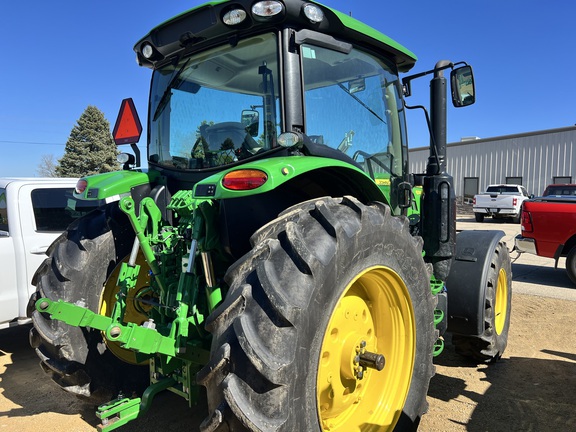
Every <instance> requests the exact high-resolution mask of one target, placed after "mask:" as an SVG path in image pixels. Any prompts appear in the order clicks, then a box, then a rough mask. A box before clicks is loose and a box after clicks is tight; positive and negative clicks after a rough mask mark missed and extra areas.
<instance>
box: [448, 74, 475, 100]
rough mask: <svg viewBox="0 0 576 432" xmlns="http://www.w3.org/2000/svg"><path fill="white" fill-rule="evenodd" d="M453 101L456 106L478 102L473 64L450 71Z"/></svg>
mask: <svg viewBox="0 0 576 432" xmlns="http://www.w3.org/2000/svg"><path fill="white" fill-rule="evenodd" d="M450 85H451V87H452V103H453V104H454V106H455V107H456V108H459V107H465V106H468V105H472V104H473V103H474V102H476V95H475V89H474V74H473V73H472V66H461V67H459V68H456V69H453V70H452V72H450Z"/></svg>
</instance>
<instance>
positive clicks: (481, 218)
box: [474, 213, 484, 222]
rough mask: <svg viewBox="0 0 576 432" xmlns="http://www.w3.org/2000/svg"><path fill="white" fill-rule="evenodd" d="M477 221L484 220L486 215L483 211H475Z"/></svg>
mask: <svg viewBox="0 0 576 432" xmlns="http://www.w3.org/2000/svg"><path fill="white" fill-rule="evenodd" d="M474 218H475V219H476V222H484V215H483V214H482V213H474Z"/></svg>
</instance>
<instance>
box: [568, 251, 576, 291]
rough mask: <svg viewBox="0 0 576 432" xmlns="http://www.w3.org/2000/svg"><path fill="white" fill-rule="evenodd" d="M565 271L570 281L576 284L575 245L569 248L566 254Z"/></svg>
mask: <svg viewBox="0 0 576 432" xmlns="http://www.w3.org/2000/svg"><path fill="white" fill-rule="evenodd" d="M566 273H568V277H569V278H570V280H571V281H572V283H573V284H575V285H576V246H574V247H573V248H572V249H570V252H568V255H567V256H566Z"/></svg>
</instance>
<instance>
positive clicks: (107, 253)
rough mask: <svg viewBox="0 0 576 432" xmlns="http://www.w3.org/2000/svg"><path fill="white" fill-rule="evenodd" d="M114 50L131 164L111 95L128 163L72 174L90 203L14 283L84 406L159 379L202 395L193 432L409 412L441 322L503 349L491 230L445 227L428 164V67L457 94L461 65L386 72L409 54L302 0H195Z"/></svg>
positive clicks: (125, 402)
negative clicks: (417, 130)
mask: <svg viewBox="0 0 576 432" xmlns="http://www.w3.org/2000/svg"><path fill="white" fill-rule="evenodd" d="M135 51H136V54H137V58H138V62H139V63H140V65H142V66H145V67H148V68H150V69H152V82H151V88H150V99H149V112H148V134H147V135H148V138H147V143H148V144H147V145H148V169H147V170H144V169H138V168H137V167H139V166H140V161H139V159H140V155H139V153H138V152H137V147H136V146H135V144H134V143H135V142H136V141H137V140H138V134H135V133H131V131H134V130H138V126H137V122H136V119H137V115H135V113H134V110H133V104H131V102H130V101H129V100H127V101H126V102H125V103H124V104H123V105H122V107H123V109H122V110H121V114H120V121H119V123H117V127H116V128H115V130H114V134H113V135H114V138H115V139H116V141H117V142H118V143H126V144H131V145H132V148H133V149H134V150H135V152H134V153H135V154H133V155H129V156H126V159H125V166H126V167H127V168H130V169H126V170H122V171H119V172H114V173H108V174H102V175H96V176H90V177H85V178H83V179H81V180H80V181H79V182H78V186H77V190H76V196H77V197H78V198H81V199H85V200H103V201H105V202H106V205H104V206H101V207H100V208H99V209H98V210H96V211H94V212H93V213H91V214H89V215H87V216H86V217H84V218H81V219H79V220H78V221H77V222H75V223H74V224H73V225H72V226H70V227H69V228H68V230H67V232H65V233H64V234H63V235H62V236H61V237H60V238H58V239H57V240H56V241H55V242H54V244H52V246H51V247H50V249H49V251H48V258H47V259H46V261H45V262H44V264H43V265H42V266H41V267H40V268H39V269H38V271H37V273H36V275H35V277H34V283H35V285H36V286H37V292H36V293H35V294H34V295H33V296H32V298H31V303H30V314H31V316H32V319H33V323H34V326H33V328H32V330H31V336H30V341H31V344H32V346H33V347H34V348H35V350H36V352H37V354H38V355H39V357H40V359H41V365H42V367H43V368H44V370H45V371H46V372H47V373H48V374H50V375H51V377H52V379H53V380H54V381H55V382H56V383H57V384H59V385H60V386H61V387H62V388H63V389H65V390H67V391H69V392H71V393H74V394H76V395H78V396H80V397H83V398H85V399H87V400H88V401H90V402H92V403H94V402H96V403H97V404H99V405H100V406H99V408H98V412H97V415H98V416H99V417H100V418H101V419H102V425H101V426H100V427H99V428H100V430H102V431H110V430H113V429H116V428H118V427H120V426H122V425H123V424H125V423H127V422H128V421H130V420H132V419H134V418H136V417H138V416H139V415H142V414H143V413H144V412H145V411H146V410H148V409H149V408H150V406H151V404H152V400H153V398H154V396H155V395H156V394H157V393H158V392H160V391H163V390H169V391H171V392H174V393H176V394H178V395H181V396H182V397H183V398H185V399H186V400H187V401H189V404H190V406H191V407H193V406H194V405H195V404H197V403H199V402H202V401H206V405H207V411H208V414H207V416H206V418H205V420H204V421H203V422H202V424H201V425H199V428H200V430H201V431H203V432H208V431H234V432H237V431H311V432H313V431H337V432H348V431H354V430H359V431H376V430H378V431H388V430H409V429H414V428H415V427H417V425H418V422H419V420H420V417H421V415H422V414H424V413H425V411H426V409H427V402H426V394H427V391H428V386H429V381H430V378H431V377H432V375H433V373H434V366H433V357H434V356H436V355H438V354H440V352H441V351H442V349H443V344H444V343H443V337H442V336H443V334H444V333H445V332H450V333H451V334H452V342H453V344H454V345H455V347H456V350H457V351H459V352H461V353H462V354H464V355H466V356H468V357H471V358H472V359H474V360H475V361H478V362H492V361H495V360H497V359H498V358H499V357H500V356H501V355H502V353H503V351H504V349H505V348H506V345H507V337H508V328H509V322H510V321H509V318H510V306H511V266H510V257H509V254H508V250H507V248H506V245H505V244H504V243H503V240H502V237H503V235H504V233H503V232H501V231H474V232H462V233H459V234H458V235H457V234H456V229H455V227H456V225H455V217H456V205H455V196H454V189H453V186H452V178H451V177H450V176H449V175H448V174H447V173H446V111H447V99H448V97H447V93H448V92H447V87H448V86H447V82H448V79H447V78H446V77H444V73H445V72H448V71H450V79H449V81H450V86H451V98H452V100H453V103H454V105H455V106H457V107H463V106H467V105H470V104H471V103H473V102H474V81H473V75H472V69H471V67H470V66H468V65H466V64H463V63H459V64H453V63H451V62H447V61H443V62H439V63H437V64H436V66H435V67H434V69H432V70H429V71H426V72H423V73H419V74H417V75H411V76H406V77H404V78H403V79H401V78H399V73H405V72H407V71H409V70H410V69H411V68H412V67H413V66H414V64H415V61H416V57H415V56H414V54H413V53H411V52H410V51H408V50H407V49H406V48H404V47H403V46H401V45H399V44H398V43H396V42H394V41H393V40H391V39H389V38H388V37H386V36H384V35H383V34H381V33H380V32H378V31H376V30H374V29H372V28H370V27H368V26H366V25H364V24H362V23H360V22H358V21H357V20H355V19H353V18H351V17H350V16H347V15H345V14H342V13H340V12H337V11H335V10H333V9H330V8H328V7H325V6H323V5H321V4H319V3H316V2H313V1H303V0H281V1H280V0H265V1H258V0H257V1H254V0H250V1H248V0H235V1H211V2H209V3H206V4H203V5H201V6H198V7H195V8H193V9H191V10H189V11H187V12H185V13H183V14H181V15H178V16H177V17H175V18H173V19H171V20H169V21H167V22H165V23H163V24H161V25H159V26H158V27H156V28H154V29H153V30H152V31H151V32H150V33H149V34H148V35H146V36H145V37H144V38H143V39H141V40H140V41H139V42H138V43H137V44H136V45H135ZM427 74H431V75H432V76H433V78H432V80H431V110H430V111H431V116H430V120H429V127H430V132H431V140H430V141H431V145H430V158H429V163H428V166H427V171H426V173H425V174H421V175H411V174H410V173H409V172H408V142H407V128H406V122H405V112H406V109H408V108H409V107H408V106H407V105H406V104H405V102H404V97H405V96H408V95H409V93H410V82H411V81H412V80H413V79H416V78H418V77H421V76H424V75H427ZM126 113H128V114H126ZM126 119H127V120H126ZM131 138H133V139H131Z"/></svg>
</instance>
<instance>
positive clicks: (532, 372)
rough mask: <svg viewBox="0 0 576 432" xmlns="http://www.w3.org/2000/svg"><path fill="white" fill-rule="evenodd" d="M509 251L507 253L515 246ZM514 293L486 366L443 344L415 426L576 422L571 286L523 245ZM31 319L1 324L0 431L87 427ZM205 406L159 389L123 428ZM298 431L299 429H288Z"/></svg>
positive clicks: (520, 426) (465, 223)
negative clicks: (505, 326) (33, 343)
mask: <svg viewBox="0 0 576 432" xmlns="http://www.w3.org/2000/svg"><path fill="white" fill-rule="evenodd" d="M457 224H458V228H459V229H499V230H503V231H505V235H506V236H505V240H506V241H507V243H508V245H509V247H511V245H513V243H514V242H513V238H514V236H515V235H516V234H517V233H518V231H519V227H518V226H517V225H511V224H502V223H499V224H497V223H484V224H480V225H478V224H475V223H474V219H473V217H472V219H470V217H464V218H461V219H458V221H457ZM512 257H513V258H515V257H514V253H513V254H512ZM512 272H513V288H512V290H513V297H512V314H511V325H510V333H509V338H508V348H507V349H506V352H505V353H504V356H503V357H502V359H501V360H500V361H499V362H497V363H495V364H493V365H481V366H478V365H475V364H470V363H467V362H466V360H465V359H463V358H462V357H460V356H459V355H457V354H456V353H455V352H454V347H453V346H452V345H451V344H450V339H449V338H447V344H446V345H447V346H446V349H445V351H444V353H442V354H441V355H440V356H439V357H437V359H436V361H435V363H436V375H435V376H434V377H433V378H432V381H431V383H430V390H429V392H428V401H429V403H430V408H429V412H428V414H427V415H425V416H424V417H423V418H422V421H421V423H420V428H419V430H420V431H426V432H452V431H454V432H459V431H470V432H485V431H487V432H499V431H502V432H509V431H523V432H540V431H576V332H575V331H574V325H575V321H576V287H574V285H573V284H571V283H570V281H569V279H568V277H567V276H566V274H565V271H564V270H563V264H562V262H561V263H560V268H558V269H554V268H553V261H552V260H548V259H542V258H540V257H536V256H534V255H528V254H524V255H522V256H521V257H520V258H519V259H517V260H515V261H514V263H513V265H512ZM28 330H29V327H20V328H13V329H9V330H4V331H0V432H22V431H34V430H49V431H55V432H89V431H94V430H95V429H96V426H97V425H98V424H99V419H98V418H97V417H96V416H95V414H94V412H95V407H91V406H86V405H85V404H83V403H82V402H80V401H79V400H78V399H76V398H75V397H74V396H72V395H70V394H68V393H66V392H64V391H62V390H60V388H58V387H57V386H56V385H55V384H53V383H52V382H51V381H50V380H49V379H48V378H47V377H46V376H45V374H44V373H43V372H42V370H41V369H40V367H39V365H38V358H37V357H36V354H35V353H34V351H33V350H32V349H31V348H30V346H29V344H28ZM204 410H205V408H202V407H195V408H192V409H190V408H188V406H187V404H186V402H185V401H184V400H183V399H181V398H180V397H178V396H176V395H173V394H171V393H168V392H164V393H161V394H159V395H158V396H157V397H156V399H155V401H154V404H153V406H152V409H151V410H150V412H149V413H147V414H146V415H144V416H142V417H141V418H139V419H136V420H135V421H133V422H131V423H129V424H128V425H126V426H125V427H123V428H121V429H119V430H120V431H121V432H157V431H160V430H162V431H163V432H176V431H178V432H181V431H191V432H193V431H195V430H198V429H197V425H198V424H199V423H200V421H201V420H202V419H203V418H204V416H205V411H204ZM294 432H305V431H294Z"/></svg>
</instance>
